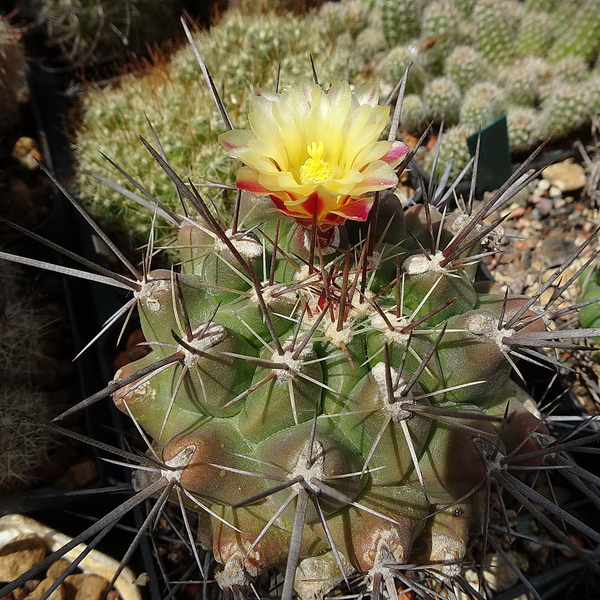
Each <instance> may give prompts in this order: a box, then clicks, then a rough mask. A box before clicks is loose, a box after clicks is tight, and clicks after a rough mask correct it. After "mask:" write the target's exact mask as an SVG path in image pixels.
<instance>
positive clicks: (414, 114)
mask: <svg viewBox="0 0 600 600" xmlns="http://www.w3.org/2000/svg"><path fill="white" fill-rule="evenodd" d="M428 117H429V108H428V107H427V105H426V104H425V102H423V100H422V98H421V96H419V95H418V94H407V95H406V96H405V97H404V101H403V102H402V113H401V116H400V124H401V125H402V127H404V128H405V129H406V130H407V131H409V132H410V133H420V132H421V131H423V130H424V128H425V127H426V126H427V122H428Z"/></svg>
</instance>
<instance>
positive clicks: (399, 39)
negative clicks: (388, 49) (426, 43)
mask: <svg viewBox="0 0 600 600" xmlns="http://www.w3.org/2000/svg"><path fill="white" fill-rule="evenodd" d="M377 7H378V8H379V10H380V11H381V23H382V26H383V33H384V35H385V39H386V40H387V42H388V44H389V45H390V46H396V45H398V44H405V43H406V42H408V40H411V39H413V38H416V37H418V36H419V33H420V24H421V19H420V3H419V2H418V1H417V0H399V1H398V0H377Z"/></svg>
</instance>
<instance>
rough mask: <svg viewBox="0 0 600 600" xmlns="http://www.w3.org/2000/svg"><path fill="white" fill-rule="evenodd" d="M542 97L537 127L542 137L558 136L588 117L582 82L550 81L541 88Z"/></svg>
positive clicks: (586, 99)
mask: <svg viewBox="0 0 600 600" xmlns="http://www.w3.org/2000/svg"><path fill="white" fill-rule="evenodd" d="M542 98H543V101H542V106H541V113H540V119H539V128H540V131H541V134H542V136H543V137H549V136H552V137H560V136H562V135H565V134H567V133H568V132H569V131H571V130H573V129H577V128H578V127H581V126H582V125H583V124H584V123H585V122H586V120H587V119H588V114H589V110H588V101H589V100H588V97H587V96H586V93H585V85H584V84H578V83H566V82H562V81H556V82H551V83H550V84H548V85H547V86H545V88H544V89H543V90H542Z"/></svg>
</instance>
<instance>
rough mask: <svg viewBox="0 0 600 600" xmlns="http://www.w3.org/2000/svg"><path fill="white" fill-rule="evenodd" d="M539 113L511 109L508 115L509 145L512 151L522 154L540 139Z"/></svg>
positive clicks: (519, 108)
mask: <svg viewBox="0 0 600 600" xmlns="http://www.w3.org/2000/svg"><path fill="white" fill-rule="evenodd" d="M537 120H538V111H536V110H535V109H533V108H526V107H516V108H509V109H508V112H507V113H506V125H507V128H508V143H509V145H510V148H511V150H513V151H516V152H521V151H523V150H526V149H527V148H530V147H531V145H532V144H533V143H534V142H535V140H538V139H540V137H541V136H540V134H539V132H538V128H537V127H538V126H537Z"/></svg>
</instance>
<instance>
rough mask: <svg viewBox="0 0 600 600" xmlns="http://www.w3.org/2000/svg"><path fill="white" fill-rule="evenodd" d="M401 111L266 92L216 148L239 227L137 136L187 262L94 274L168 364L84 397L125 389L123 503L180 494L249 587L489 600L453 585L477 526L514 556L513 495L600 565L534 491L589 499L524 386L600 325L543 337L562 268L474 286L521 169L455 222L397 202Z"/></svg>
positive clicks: (432, 208)
mask: <svg viewBox="0 0 600 600" xmlns="http://www.w3.org/2000/svg"><path fill="white" fill-rule="evenodd" d="M219 106H220V107H221V108H222V104H220V103H219ZM388 116H389V108H388V107H383V106H378V96H377V93H376V90H375V89H374V88H372V87H369V86H362V87H357V88H356V89H355V90H353V91H351V88H350V86H349V84H348V83H347V82H337V83H334V84H333V85H332V86H331V87H329V88H328V89H327V90H326V91H325V90H324V89H322V87H321V86H319V85H318V84H317V83H313V82H311V81H310V80H308V79H306V78H301V79H299V80H297V81H295V82H294V83H292V84H289V85H287V86H285V87H284V88H283V91H282V92H281V93H274V92H270V91H267V90H262V91H260V92H259V93H257V95H256V96H253V97H252V100H251V102H250V113H249V124H250V129H247V130H235V129H233V128H231V127H230V126H229V125H228V126H227V129H228V131H227V132H226V133H224V134H222V135H221V136H220V141H221V143H222V144H223V146H224V147H225V148H226V149H227V151H228V154H229V155H230V156H231V157H232V158H239V159H240V160H241V161H242V162H243V166H242V167H241V168H240V169H239V171H238V173H237V187H238V190H239V193H238V196H237V201H236V204H235V207H234V210H233V211H232V212H231V213H228V212H224V211H216V210H215V209H214V207H211V205H210V202H208V200H206V199H205V197H204V194H202V193H201V192H200V191H199V190H198V189H197V188H196V187H194V186H193V185H189V184H188V183H186V182H185V181H184V180H183V179H182V178H180V177H179V176H178V175H177V174H176V172H175V171H174V170H173V168H172V167H171V166H170V164H169V162H168V160H167V159H166V158H164V157H163V156H162V153H161V151H160V148H159V147H158V146H157V144H152V143H150V142H148V141H146V140H144V139H143V140H142V141H143V142H144V146H145V147H146V149H147V150H148V151H149V154H150V156H151V157H152V158H153V160H155V161H156V162H157V163H158V165H159V166H160V167H161V168H162V170H163V171H164V172H165V173H166V175H167V176H168V177H169V180H170V181H171V183H172V184H173V186H174V187H175V189H176V192H177V195H179V196H180V197H181V199H182V201H183V202H184V207H185V210H184V211H183V212H181V214H180V213H175V212H174V211H172V210H170V209H168V208H166V207H165V206H164V205H162V204H160V203H158V202H156V201H155V199H154V200H153V199H152V198H151V196H150V195H149V194H146V192H145V191H144V190H145V188H144V186H143V185H142V183H141V182H140V183H139V184H138V185H139V189H140V190H141V193H144V194H146V197H147V198H149V199H150V200H153V201H154V202H156V208H155V212H158V214H160V215H161V216H162V217H164V218H165V219H166V220H168V221H169V222H170V223H171V224H172V226H173V227H174V228H176V229H177V242H176V246H177V248H178V249H179V252H180V263H179V266H178V268H174V269H171V270H151V269H150V268H149V265H148V263H146V268H145V269H144V271H143V273H140V272H139V271H138V270H137V269H136V268H135V267H134V266H132V265H129V264H128V265H127V268H128V269H129V271H130V275H129V276H124V275H119V274H116V273H115V274H111V273H110V272H108V271H107V270H106V269H101V270H100V272H101V274H102V280H103V281H107V280H109V278H111V279H112V283H113V285H116V286H117V287H120V288H123V287H124V288H126V289H129V290H130V291H131V292H132V294H133V297H132V298H131V300H130V301H129V302H128V304H127V306H126V307H125V308H124V309H123V310H122V311H119V314H123V313H124V312H125V311H126V310H127V309H128V308H130V307H132V306H134V305H135V306H137V308H138V311H139V315H140V320H141V323H142V328H143V331H144V334H145V337H146V340H147V343H148V344H149V346H150V348H151V349H152V352H151V353H150V354H148V355H147V356H145V357H144V358H141V359H140V360H138V361H136V362H134V363H131V364H129V365H127V366H125V367H123V368H121V369H120V370H119V372H118V373H117V375H116V376H115V378H114V380H113V381H112V382H111V383H110V384H109V385H108V386H107V387H106V388H105V389H104V390H102V391H101V392H99V393H97V394H95V395H94V396H93V397H92V398H90V399H88V400H85V401H83V402H82V403H81V406H87V405H88V404H89V403H90V402H92V401H98V400H101V399H102V398H105V397H107V396H112V399H113V401H114V403H115V404H116V406H117V407H118V408H119V409H120V410H121V411H122V412H124V413H125V414H126V415H128V416H129V417H130V418H132V419H133V421H134V422H135V424H136V426H137V427H138V428H139V430H140V432H142V433H143V436H144V438H145V439H146V441H147V443H148V450H147V453H146V457H139V456H136V455H134V454H130V453H126V452H124V451H119V455H120V456H121V457H125V458H127V459H128V460H131V461H133V462H135V463H141V471H140V472H139V473H138V474H137V476H136V482H137V489H138V490H139V492H138V494H137V495H136V496H135V500H131V501H128V503H127V506H128V507H130V506H132V505H133V504H134V503H135V502H138V503H139V502H141V501H143V500H144V499H146V498H148V497H149V496H151V495H159V500H158V504H157V506H158V507H159V508H158V509H156V510H153V511H152V512H151V513H150V516H149V518H148V520H147V521H146V523H145V526H146V527H147V526H149V525H150V523H151V522H152V521H153V520H154V518H155V516H156V514H157V512H156V511H157V510H160V507H161V506H162V505H164V503H165V502H166V500H167V498H169V497H171V498H173V499H175V500H176V501H178V502H179V503H180V505H181V508H182V511H184V512H185V510H186V509H188V510H189V509H191V510H195V511H198V512H200V513H202V514H203V515H205V516H206V515H208V519H207V520H208V521H209V524H208V523H207V525H206V526H207V528H208V530H207V531H204V534H203V539H204V540H210V543H211V545H212V552H213V553H214V557H215V558H216V560H217V562H218V563H220V564H221V568H220V570H219V571H218V573H217V576H216V579H217V581H218V583H219V585H220V586H221V588H223V589H225V590H230V591H232V592H233V593H234V594H237V593H238V591H239V590H241V589H245V588H246V587H248V586H250V585H251V584H252V583H253V581H255V578H257V577H260V576H261V575H262V574H265V573H276V572H277V571H275V569H276V568H281V571H280V573H281V574H280V575H273V579H272V583H273V585H274V586H275V587H276V588H278V591H277V594H278V595H279V594H280V595H281V597H282V598H283V599H284V600H289V599H291V598H292V597H293V596H294V594H297V595H298V596H299V597H301V598H304V599H311V600H313V599H317V598H319V599H320V598H323V597H324V596H325V595H326V594H328V593H329V592H330V591H331V590H333V589H334V588H336V587H337V586H338V585H340V586H344V587H341V588H340V589H341V590H343V589H347V588H346V587H345V586H350V587H351V588H352V586H353V585H356V582H357V581H363V582H366V588H365V589H366V590H367V591H368V592H370V593H371V594H372V597H373V598H378V597H380V595H381V593H382V592H381V586H382V585H384V586H385V589H386V590H387V594H389V596H390V598H396V595H397V594H399V593H400V592H401V591H412V592H413V593H414V594H415V595H416V596H420V597H422V598H432V597H436V598H439V597H443V596H441V594H445V593H446V591H447V593H448V594H450V596H449V597H455V596H453V595H452V594H455V593H458V591H460V590H462V592H463V593H466V594H467V595H469V596H470V597H472V598H475V597H479V598H480V597H481V595H480V592H478V591H476V590H475V589H474V588H472V587H471V586H470V585H469V584H468V583H467V582H466V581H465V580H464V579H463V578H462V577H461V575H460V573H461V569H462V565H463V564H464V563H465V562H469V561H470V560H471V558H472V557H471V556H470V555H469V552H470V540H471V539H472V536H473V535H474V534H475V535H476V534H477V532H481V531H483V532H484V535H483V542H481V544H482V546H480V550H479V553H480V556H481V553H483V555H485V552H486V544H487V540H489V541H490V543H492V542H493V544H495V545H493V547H494V548H497V547H499V546H500V544H499V543H498V542H496V541H495V533H494V532H493V531H492V529H491V528H490V518H491V517H490V510H491V505H490V502H491V498H492V497H494V498H498V499H497V500H495V504H494V509H495V510H497V511H499V512H500V513H501V514H503V517H502V518H501V519H500V522H499V523H498V527H500V528H501V530H502V529H503V531H502V534H501V535H502V536H503V542H502V544H506V543H507V542H506V540H507V539H510V538H511V531H510V529H511V525H510V523H509V518H508V513H507V512H506V508H507V504H506V503H508V502H509V500H508V497H505V495H506V492H508V496H512V497H513V498H514V500H515V501H516V502H517V503H518V504H520V505H522V506H523V507H524V508H525V509H527V510H529V511H531V512H532V513H533V514H534V515H535V516H536V517H537V518H539V519H540V520H541V522H542V524H543V525H544V526H545V527H547V528H548V530H549V531H551V532H552V533H553V534H554V535H555V536H556V537H557V538H558V541H559V542H560V543H561V544H563V545H564V546H566V547H567V548H569V549H570V550H572V551H573V552H577V553H578V554H579V555H580V556H581V559H582V560H583V561H587V563H589V564H590V565H591V567H592V568H597V567H596V566H595V564H594V562H593V560H592V559H590V558H589V557H588V554H587V553H586V552H582V551H581V549H580V548H579V547H578V546H577V544H576V543H574V542H573V541H572V539H571V538H570V537H569V535H567V532H565V530H564V528H563V526H562V525H561V523H565V522H566V523H568V526H569V528H572V529H573V530H578V531H580V532H582V534H583V535H585V536H586V537H587V538H589V540H590V541H591V543H596V544H597V543H598V542H600V535H599V534H597V533H596V532H594V531H593V530H592V529H591V528H590V527H588V526H587V525H585V524H584V523H582V522H581V521H579V520H578V519H577V518H576V517H575V516H572V515H569V514H568V513H567V512H566V511H565V510H564V509H563V508H561V507H559V506H557V505H555V504H554V503H553V502H552V501H551V500H548V499H547V498H545V497H544V495H543V494H541V493H540V492H538V491H536V489H535V488H534V487H530V485H529V484H530V483H531V484H532V485H533V484H534V483H535V481H536V476H537V475H539V474H540V473H542V472H544V470H547V471H546V473H549V472H550V471H548V470H552V469H557V471H558V473H559V474H564V476H565V477H567V478H568V480H569V481H573V482H575V484H576V485H578V487H579V489H581V490H582V491H583V492H584V493H586V489H587V488H586V486H585V484H584V483H583V482H582V480H581V479H580V477H583V476H584V475H582V473H581V470H580V469H578V467H576V466H575V465H573V464H572V463H570V462H569V460H568V458H566V456H564V455H563V452H562V450H563V448H566V447H569V445H568V444H566V445H565V444H563V443H562V442H559V441H556V440H554V438H553V437H552V436H551V435H550V433H549V430H548V428H547V427H546V424H545V422H544V420H543V418H542V417H541V416H540V414H539V412H538V411H537V409H536V407H535V403H534V401H533V399H532V398H531V397H530V396H529V394H528V393H527V392H525V391H524V390H523V389H522V388H521V387H519V385H517V384H516V383H515V382H514V381H513V380H512V379H511V374H512V373H513V372H514V367H515V364H516V363H520V366H519V367H517V368H518V369H522V365H523V364H526V362H527V361H530V362H533V363H535V364H539V363H540V362H542V363H545V364H548V365H556V364H557V363H558V361H557V360H556V359H555V358H553V357H551V356H546V355H544V354H543V353H542V352H541V351H540V350H539V349H538V348H539V347H550V348H557V347H561V346H563V345H567V346H569V347H572V341H573V340H574V339H580V338H584V337H587V336H590V335H597V334H598V333H600V331H599V330H596V329H591V330H575V331H571V330H560V331H556V330H552V329H551V328H550V327H549V321H548V315H549V314H550V312H551V311H552V310H553V308H554V307H555V306H556V305H557V304H560V302H561V298H560V296H561V289H563V288H562V286H564V285H568V283H567V284H563V283H560V284H559V283H558V278H559V276H560V272H559V273H557V274H556V275H555V276H553V277H552V278H550V280H549V281H548V282H547V283H546V284H545V286H544V287H542V288H541V289H540V291H539V292H538V293H537V294H536V295H535V296H534V297H531V298H527V297H523V296H514V295H511V294H510V293H508V292H505V291H503V290H501V289H500V288H499V287H497V286H496V285H495V284H493V283H490V282H485V281H478V280H477V277H476V271H477V265H478V263H479V262H480V261H481V260H482V258H483V257H484V256H486V255H487V254H488V253H490V252H492V253H493V252H495V251H496V250H497V245H498V243H499V240H500V238H501V237H502V231H501V228H500V226H499V220H497V219H496V218H495V217H494V215H495V213H496V211H497V210H498V209H500V208H501V207H502V206H504V204H505V203H506V202H507V201H508V200H509V199H510V198H511V197H512V196H513V195H514V193H515V192H516V191H517V190H518V189H520V188H521V187H523V186H524V185H526V184H527V183H528V181H529V180H530V179H531V177H532V175H530V174H528V173H527V168H528V164H525V165H524V166H523V168H522V169H521V170H520V171H518V172H517V173H515V174H514V175H513V176H512V178H511V180H510V181H508V182H507V183H506V185H505V186H503V188H502V189H501V190H499V191H498V192H496V193H495V194H493V195H492V196H491V197H490V198H489V200H487V201H486V202H485V203H483V204H481V205H480V206H479V207H478V209H477V210H474V209H473V207H472V202H471V201H469V200H467V201H466V202H462V201H459V208H457V209H456V210H452V211H449V210H448V208H447V206H446V204H445V202H446V200H447V199H446V198H439V199H438V200H439V202H438V203H437V206H436V205H433V204H432V203H431V202H430V201H429V200H428V199H427V198H425V199H424V202H423V203H422V204H415V205H413V206H411V207H410V208H408V209H406V210H404V208H403V206H402V203H401V202H400V200H399V198H398V197H397V196H396V195H395V194H394V193H393V188H394V187H395V185H396V184H397V182H398V176H397V174H398V172H401V171H402V169H404V168H405V167H406V165H407V164H408V161H409V160H410V158H411V154H410V153H409V152H408V148H407V147H406V146H405V145H404V144H403V143H401V142H395V141H393V140H394V139H395V134H396V132H395V131H394V130H392V132H391V133H390V136H389V141H377V140H378V138H379V136H380V134H381V132H382V131H383V129H384V128H385V126H386V120H387V117H388ZM227 122H228V121H226V123H227ZM113 186H114V184H113ZM129 195H130V197H131V196H134V194H132V193H129ZM144 202H145V201H144ZM593 239H594V238H593V237H592V238H590V239H589V240H588V241H587V242H586V243H585V244H584V245H583V246H582V247H581V248H580V249H579V250H578V251H577V252H576V253H575V255H574V257H572V259H571V260H574V258H575V257H577V256H579V255H580V254H581V253H582V252H584V250H585V249H586V248H587V247H589V245H590V244H591V243H592V241H593ZM151 241H152V240H151ZM152 251H153V248H152V244H150V248H149V249H148V257H151V256H152ZM4 257H5V258H6V257H7V256H6V255H4ZM561 272H562V271H561ZM553 283H554V284H555V285H556V286H557V287H556V290H555V293H554V294H552V297H551V298H550V300H549V301H548V303H546V304H545V305H543V306H542V305H541V304H540V302H539V298H540V296H541V294H542V293H543V292H544V291H545V290H546V289H547V288H548V286H550V285H553ZM519 372H520V371H519ZM78 408H80V407H75V408H74V409H70V410H69V411H67V413H64V414H63V416H65V415H66V414H69V413H70V412H71V411H72V410H77V409H78ZM578 443H583V442H582V441H579V442H578ZM528 471H530V472H531V474H532V475H533V478H532V479H531V480H530V479H529V478H528V477H527V474H528ZM501 490H504V492H501ZM587 493H588V494H593V492H590V491H589V490H588V491H587ZM500 497H501V498H503V499H502V500H500V499H499V498H500ZM539 506H542V507H543V509H544V511H543V512H542V511H541V510H540V509H539ZM109 518H110V519H114V518H116V517H114V516H111V515H109V516H107V517H106V518H104V519H102V520H101V521H99V522H98V524H95V525H93V526H92V527H91V528H90V531H91V532H98V531H101V529H100V527H104V526H105V525H106V524H107V523H108V522H109ZM184 520H185V519H184ZM555 520H556V521H557V523H554V521H555ZM203 522H204V521H203ZM185 523H186V527H187V529H188V533H189V525H187V520H185ZM80 539H82V538H81V537H80V538H77V540H80ZM136 539H137V537H136ZM77 540H76V541H77ZM482 548H483V549H482ZM196 557H197V558H198V556H197V554H196ZM482 560H483V559H482ZM201 562H202V561H200V560H198V569H199V570H200V575H199V577H200V578H201V579H204V578H205V577H207V574H206V573H204V572H203V571H202V564H201ZM515 569H517V567H515ZM517 572H518V573H519V576H520V577H522V574H521V573H520V571H518V569H517ZM24 577H25V576H24ZM353 582H354V583H353ZM18 583H19V581H17V582H16V583H13V584H12V586H7V587H6V588H4V589H3V590H1V591H0V594H5V593H7V590H10V589H12V587H14V586H15V585H18ZM279 586H281V587H279ZM254 589H256V588H254ZM436 590H437V591H436ZM444 590H446V591H444ZM342 593H344V592H343V591H342ZM481 593H485V592H484V591H483V590H481Z"/></svg>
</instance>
